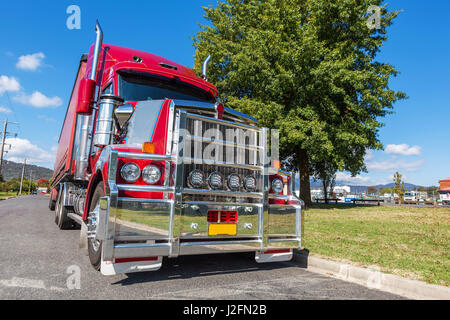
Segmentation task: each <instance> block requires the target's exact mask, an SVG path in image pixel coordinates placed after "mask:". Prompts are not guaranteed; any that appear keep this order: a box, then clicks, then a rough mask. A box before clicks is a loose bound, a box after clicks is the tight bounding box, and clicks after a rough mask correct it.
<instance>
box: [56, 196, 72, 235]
mask: <svg viewBox="0 0 450 320" xmlns="http://www.w3.org/2000/svg"><path fill="white" fill-rule="evenodd" d="M67 213H69V210H68V209H67V208H66V207H64V206H63V205H62V196H61V195H58V198H57V200H56V204H55V223H56V225H57V226H58V228H59V229H60V230H67V229H72V228H73V225H74V221H73V220H72V219H70V218H69V217H68V216H67Z"/></svg>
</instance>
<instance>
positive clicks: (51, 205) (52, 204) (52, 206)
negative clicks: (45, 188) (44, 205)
mask: <svg viewBox="0 0 450 320" xmlns="http://www.w3.org/2000/svg"><path fill="white" fill-rule="evenodd" d="M55 206H56V201H55V200H52V195H50V200H49V201H48V208H49V209H50V211H55Z"/></svg>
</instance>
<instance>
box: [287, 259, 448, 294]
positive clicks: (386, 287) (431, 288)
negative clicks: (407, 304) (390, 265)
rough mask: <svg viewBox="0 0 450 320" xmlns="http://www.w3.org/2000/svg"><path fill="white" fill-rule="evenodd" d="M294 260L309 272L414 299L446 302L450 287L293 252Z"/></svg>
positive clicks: (372, 268)
mask: <svg viewBox="0 0 450 320" xmlns="http://www.w3.org/2000/svg"><path fill="white" fill-rule="evenodd" d="M294 260H295V261H298V262H300V263H301V264H302V265H304V266H305V267H306V268H307V269H308V270H309V271H312V272H316V273H321V274H325V275H329V276H333V277H336V278H339V279H342V280H345V281H349V282H354V283H357V284H360V285H363V286H366V287H368V288H371V289H378V290H382V291H387V292H390V293H393V294H398V295H401V296H404V297H407V298H410V299H417V300H450V288H449V287H445V286H438V285H432V284H428V283H426V282H422V281H417V280H411V279H406V278H402V277H399V276H395V275H392V274H387V273H383V272H380V270H379V267H377V266H374V267H369V268H361V267H356V266H352V265H350V264H346V263H341V262H335V261H330V260H326V259H321V258H317V257H313V256H308V255H306V254H304V253H299V252H294Z"/></svg>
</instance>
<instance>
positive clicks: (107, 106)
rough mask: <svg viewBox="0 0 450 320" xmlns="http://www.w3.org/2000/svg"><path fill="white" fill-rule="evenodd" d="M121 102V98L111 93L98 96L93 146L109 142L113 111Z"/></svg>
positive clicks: (104, 144) (111, 132) (111, 133)
mask: <svg viewBox="0 0 450 320" xmlns="http://www.w3.org/2000/svg"><path fill="white" fill-rule="evenodd" d="M122 103H123V99H122V98H120V97H118V96H115V95H113V94H109V93H108V94H104V95H102V96H100V100H99V103H98V116H97V121H96V125H95V133H94V142H93V143H94V146H96V147H102V146H107V145H109V144H111V137H112V135H113V113H114V110H115V109H116V108H117V107H118V106H119V105H121V104H122Z"/></svg>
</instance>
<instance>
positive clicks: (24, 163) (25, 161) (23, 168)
mask: <svg viewBox="0 0 450 320" xmlns="http://www.w3.org/2000/svg"><path fill="white" fill-rule="evenodd" d="M26 164H27V159H25V160H24V161H23V167H22V179H20V190H19V196H20V195H21V194H22V184H23V175H24V173H25V165H26Z"/></svg>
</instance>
